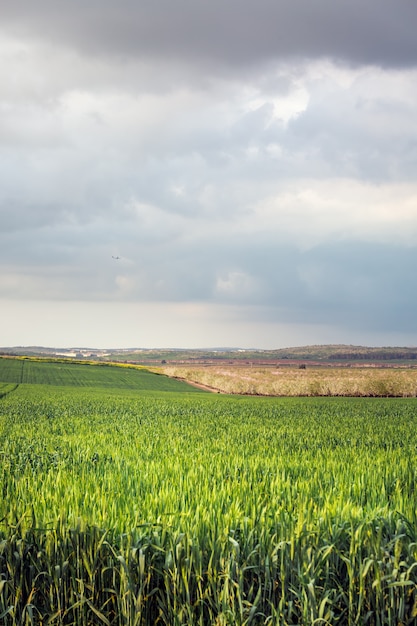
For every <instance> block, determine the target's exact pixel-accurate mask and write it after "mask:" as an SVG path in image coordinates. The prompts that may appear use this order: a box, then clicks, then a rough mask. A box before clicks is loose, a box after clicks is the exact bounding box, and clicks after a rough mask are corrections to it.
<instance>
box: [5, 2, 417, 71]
mask: <svg viewBox="0 0 417 626" xmlns="http://www.w3.org/2000/svg"><path fill="white" fill-rule="evenodd" d="M416 23H417V4H416V3H415V2H414V0H405V1H404V2H400V3H399V2H398V1H394V0H372V1H369V2H366V3H364V2H361V1H359V0H352V1H350V2H344V1H340V0H315V2H311V1H310V0H281V1H277V0H258V1H257V2H255V1H253V0H226V2H223V1H220V0H212V1H211V2H195V1H192V0H179V1H178V2H171V1H170V0H159V1H158V2H155V1H153V0H152V1H150V0H146V1H143V2H136V1H133V0H132V1H128V0H122V1H121V2H117V3H116V2H112V1H110V0H88V1H81V0H75V1H74V0H73V1H72V2H67V1H66V0H49V1H46V0H41V1H39V2H31V1H29V0H26V1H23V2H13V3H8V4H7V6H3V7H2V27H3V29H4V28H6V29H7V30H8V31H9V32H12V33H13V32H14V33H17V34H20V35H22V34H23V35H25V36H35V37H38V38H42V39H45V38H46V39H49V40H50V41H54V42H56V43H59V44H64V45H67V46H70V47H75V48H77V49H79V50H84V52H86V53H88V54H97V55H101V54H104V55H105V56H108V55H113V56H119V57H120V58H123V57H144V58H147V57H149V58H158V57H159V58H163V59H164V60H165V61H167V60H170V59H172V58H174V59H175V58H176V59H178V60H183V61H184V62H186V63H194V62H195V61H197V62H202V61H205V63H207V64H208V65H210V64H213V65H216V64H220V65H221V67H222V71H224V69H225V66H227V65H230V66H240V65H242V66H244V65H247V64H255V65H256V64H258V63H263V62H265V61H267V60H273V59H280V60H282V59H283V58H285V57H286V58H291V57H292V58H294V57H298V58H302V57H308V58H310V59H311V58H318V57H331V58H333V59H338V60H341V61H344V62H347V63H353V64H372V65H381V66H385V67H400V66H403V67H404V66H414V65H415V64H416V63H417V38H416V37H415V24H416Z"/></svg>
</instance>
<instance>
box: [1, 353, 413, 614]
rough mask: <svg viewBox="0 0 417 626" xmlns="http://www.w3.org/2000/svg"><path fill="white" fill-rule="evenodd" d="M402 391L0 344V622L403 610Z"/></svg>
mask: <svg viewBox="0 0 417 626" xmlns="http://www.w3.org/2000/svg"><path fill="white" fill-rule="evenodd" d="M22 363H23V365H22ZM416 409H417V401H416V400H415V399H414V398H371V399H370V398H359V397H357V398H263V397H251V398H248V397H242V396H228V395H218V394H207V393H204V392H201V391H199V390H197V389H194V388H191V387H189V386H187V385H185V384H184V383H181V382H178V381H176V380H170V379H168V378H166V377H163V376H156V375H154V374H151V373H149V372H147V371H146V370H143V369H130V368H124V367H110V366H94V365H86V364H83V365H79V364H71V363H69V362H67V363H59V362H54V363H47V362H37V361H28V360H18V359H3V360H2V359H0V440H1V445H0V454H1V458H2V463H1V468H0V471H1V475H0V488H1V490H2V494H3V498H2V500H1V504H0V508H1V510H0V520H1V521H0V539H1V541H0V576H1V579H0V618H1V620H2V623H4V624H5V625H6V626H9V625H10V626H15V625H17V624H19V625H20V624H25V625H26V624H46V623H48V624H56V625H63V624H73V625H80V624H115V625H116V624H117V625H119V624H120V625H121V624H125V625H130V624H135V625H144V624H166V625H168V624H169V625H171V624H172V625H178V626H179V625H186V624H187V625H193V624H199V625H206V624H217V625H218V626H220V625H226V624H230V625H235V624H236V625H242V626H243V624H245V625H246V624H247V625H249V624H253V625H260V624H265V625H266V624H275V625H278V624H305V625H307V624H331V625H332V626H333V625H335V624H360V625H362V624H400V623H401V624H413V623H415V621H416V618H417V587H416V583H417V506H416V504H417V496H416V482H417V471H416V467H417V463H416V462H417V436H416V431H417V429H416V425H417V424H416V421H417V416H416Z"/></svg>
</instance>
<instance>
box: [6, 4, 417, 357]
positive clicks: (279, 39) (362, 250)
mask: <svg viewBox="0 0 417 626" xmlns="http://www.w3.org/2000/svg"><path fill="white" fill-rule="evenodd" d="M1 13H2V21H1V26H0V68H1V73H2V77H3V80H2V82H1V84H0V107H1V108H0V110H1V117H0V164H1V167H0V182H1V184H0V215H1V224H2V227H1V229H0V267H1V271H0V307H1V311H2V324H1V332H0V345H1V346H17V345H45V346H56V347H71V346H88V347H97V348H105V347H115V348H117V347H119V348H123V347H145V348H146V347H184V348H192V347H210V346H236V347H242V348H245V347H251V348H269V349H274V348H280V347H289V346H297V345H305V344H323V343H344V344H358V345H369V346H389V345H401V346H406V345H409V346H416V345H417V318H416V315H415V313H414V311H415V310H416V305H417V295H416V293H417V290H416V288H415V287H416V285H415V283H416V279H415V269H414V268H415V266H416V262H417V178H416V172H417V39H416V37H415V32H414V31H415V24H416V23H417V4H416V3H415V2H412V1H411V0H405V1H404V2H402V3H400V4H398V2H396V3H394V1H393V0H383V1H382V2H381V0H379V1H378V2H376V0H371V1H370V2H368V3H367V4H366V5H363V3H359V2H358V1H357V0H354V1H352V2H350V3H338V2H334V1H333V0H332V1H331V0H317V2H315V3H310V2H307V0H298V1H297V2H294V0H291V1H290V0H280V1H279V2H276V1H273V0H258V1H257V2H256V3H255V2H254V0H240V2H237V1H236V0H228V2H226V3H220V2H218V0H213V1H212V2H210V3H209V2H207V1H206V0H202V2H200V3H192V2H190V0H181V1H180V2H178V3H169V2H168V1H167V0H160V1H159V2H158V3H154V2H153V3H151V2H150V1H147V0H145V1H144V2H141V3H136V2H133V1H131V0H122V1H121V2H119V3H117V4H115V3H113V2H110V1H109V0H101V1H100V2H98V1H97V0H85V1H84V2H82V3H81V2H79V1H78V0H76V1H75V2H72V3H68V2H64V1H63V0H54V1H52V0H40V1H39V2H37V3H30V2H28V0H24V1H22V2H19V3H13V4H12V3H10V4H9V5H8V6H7V7H2V10H1Z"/></svg>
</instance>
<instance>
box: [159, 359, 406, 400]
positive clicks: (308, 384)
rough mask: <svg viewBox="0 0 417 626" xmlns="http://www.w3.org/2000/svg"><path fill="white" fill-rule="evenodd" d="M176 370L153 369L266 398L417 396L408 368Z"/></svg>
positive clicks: (222, 389)
mask: <svg viewBox="0 0 417 626" xmlns="http://www.w3.org/2000/svg"><path fill="white" fill-rule="evenodd" d="M303 365H304V368H302V369H300V367H299V366H292V367H265V366H263V367H262V366H250V367H248V366H241V365H239V366H236V365H214V366H213V365H211V366H208V367H207V366H204V367H202V366H198V365H197V366H192V367H191V366H176V365H165V366H159V367H157V368H153V371H155V372H161V373H164V374H166V375H167V376H170V377H173V378H177V379H181V380H188V381H190V382H194V383H197V384H201V385H204V386H206V387H207V388H211V389H212V390H217V391H220V392H223V393H237V394H245V395H265V396H284V397H287V396H347V397H351V396H363V397H387V396H388V397H399V398H402V397H411V398H415V397H416V396H417V369H414V368H407V367H401V368H400V367H397V368H394V367H392V368H383V367H380V368H375V367H352V368H342V367H314V366H313V367H312V366H310V365H308V366H307V367H306V366H305V364H303Z"/></svg>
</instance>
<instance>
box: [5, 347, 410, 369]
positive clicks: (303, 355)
mask: <svg viewBox="0 0 417 626" xmlns="http://www.w3.org/2000/svg"><path fill="white" fill-rule="evenodd" d="M1 354H3V355H10V356H41V357H42V356H43V357H63V358H69V359H71V358H76V359H83V358H85V359H90V360H91V359H93V360H99V361H124V362H135V363H145V364H146V363H152V364H155V363H161V362H166V363H170V362H175V363H184V362H186V363H213V362H214V363H218V362H223V361H224V362H253V363H255V362H257V363H261V362H262V363H268V362H278V361H279V362H282V361H284V362H285V361H288V362H291V361H308V362H317V363H326V362H327V363H334V364H335V363H337V362H341V363H347V362H356V363H357V362H359V363H360V362H375V363H378V362H379V363H381V362H409V363H410V364H413V362H416V365H417V347H367V346H353V345H343V344H335V345H312V346H300V347H293V348H280V349H277V350H257V349H242V348H207V349H194V350H188V349H181V348H177V349H173V348H167V349H147V348H129V349H114V348H112V349H110V348H109V349H95V348H79V347H75V348H48V347H42V346H17V347H11V348H0V355H1Z"/></svg>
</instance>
